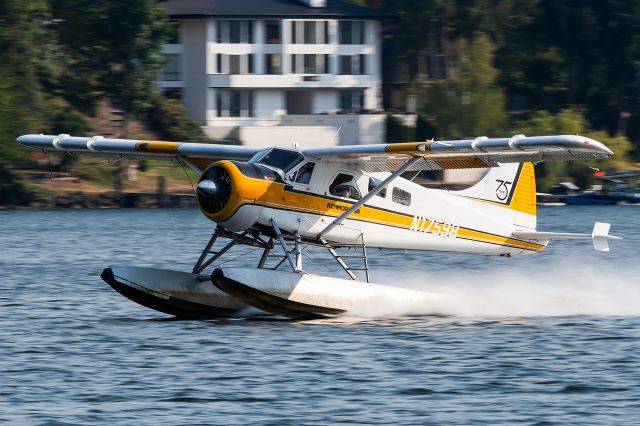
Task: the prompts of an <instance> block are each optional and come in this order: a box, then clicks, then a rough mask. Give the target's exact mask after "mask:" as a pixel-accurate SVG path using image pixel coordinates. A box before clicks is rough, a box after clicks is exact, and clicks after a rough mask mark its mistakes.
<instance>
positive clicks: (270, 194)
mask: <svg viewBox="0 0 640 426" xmlns="http://www.w3.org/2000/svg"><path fill="white" fill-rule="evenodd" d="M18 142H19V143H21V144H24V145H27V146H29V147H33V148H38V149H42V150H51V151H62V152H75V153H78V154H89V155H97V156H103V157H112V158H116V159H117V158H125V157H130V158H147V159H163V160H170V161H174V162H178V163H180V164H182V165H183V166H188V167H190V168H191V169H192V170H194V171H195V172H196V173H198V174H199V175H200V178H199V181H198V184H197V187H196V188H195V191H196V193H197V200H198V205H199V207H200V210H201V211H202V213H203V214H204V215H205V216H206V217H207V218H209V219H210V220H211V221H213V222H215V224H216V225H215V230H214V231H213V234H212V236H211V238H210V239H209V241H208V242H207V244H206V246H205V247H204V249H203V251H202V255H201V256H200V257H199V258H198V259H197V261H196V262H195V265H194V267H193V270H192V271H191V272H190V273H187V272H180V271H171V270H165V269H154V268H142V267H135V266H111V267H108V268H106V269H105V270H104V271H103V272H102V275H101V277H102V279H103V280H104V281H106V282H107V283H108V284H109V285H111V286H112V287H113V288H114V289H115V290H116V291H118V292H119V293H120V294H122V295H124V296H125V297H127V298H129V299H131V300H133V301H135V302H137V303H139V304H141V305H143V306H146V307H149V308H151V309H155V310H157V311H161V312H165V313H168V314H172V315H176V316H184V317H227V316H237V315H239V314H240V313H241V312H245V310H247V309H248V308H250V307H254V308H258V309H259V310H261V311H264V312H267V313H271V314H276V315H283V316H287V317H290V318H294V319H306V318H316V317H324V316H333V315H339V314H341V313H344V312H347V311H351V310H353V309H357V308H358V307H359V306H362V305H364V304H366V303H368V302H369V301H371V300H394V301H396V302H399V303H403V301H406V302H407V303H410V302H411V301H415V300H420V298H421V297H424V295H425V293H424V292H421V291H419V290H412V289H404V288H399V287H393V286H388V285H381V284H373V283H370V282H369V262H368V256H367V249H370V248H380V249H404V250H419V251H444V252H464V253H477V254H485V255H501V256H513V255H520V254H532V253H536V252H539V251H541V250H543V249H544V248H545V247H546V246H547V244H548V243H549V241H551V240H591V241H592V242H593V245H594V248H595V249H596V250H601V251H608V250H609V246H608V242H609V240H612V239H619V237H614V236H611V235H609V228H610V225H609V224H608V223H596V224H595V226H594V228H593V231H592V232H591V233H590V234H575V233H555V232H539V231H537V230H536V184H535V172H534V164H538V163H540V162H542V161H571V160H602V159H607V158H609V157H610V156H611V155H613V152H612V151H611V150H609V149H608V148H607V147H606V146H604V145H603V144H602V143H600V142H598V141H595V140H593V139H590V138H586V137H583V136H577V135H558V136H535V137H526V136H524V135H515V136H513V137H510V138H487V137H478V138H475V139H470V140H449V141H435V140H431V141H425V142H410V143H396V144H375V145H351V146H334V147H319V148H305V149H286V148H280V147H270V148H255V147H247V146H236V145H224V144H202V143H179V142H161V141H144V140H128V139H107V138H103V137H100V136H94V137H90V138H89V137H74V136H70V135H66V134H61V135H57V136H56V135H24V136H21V137H19V138H18ZM466 168H487V172H486V174H485V175H484V177H483V178H482V179H480V180H479V181H478V182H477V183H476V184H475V185H473V186H471V187H469V188H467V189H463V190H455V191H454V190H448V189H446V188H440V189H434V188H426V187H423V186H421V185H418V184H417V183H415V182H412V181H411V180H409V179H405V178H403V177H402V175H403V174H404V173H406V172H410V171H413V172H419V171H423V170H445V169H466ZM220 242H224V245H222V246H221V245H220ZM214 244H217V247H218V248H215V247H214ZM236 246H250V247H254V248H258V249H259V250H258V252H259V253H260V252H261V254H260V255H259V256H256V257H255V258H254V259H249V258H247V259H246V264H247V265H249V264H250V263H251V262H253V265H255V266H246V267H240V268H238V267H225V266H217V267H215V265H216V262H220V259H222V258H223V257H224V256H225V254H227V253H228V252H229V251H230V250H232V249H233V248H234V247H236ZM308 246H314V247H319V248H322V249H326V250H327V251H328V252H329V253H330V254H331V256H332V258H333V259H335V261H336V263H337V265H339V266H340V268H342V271H344V274H345V277H344V278H338V277H330V276H324V275H316V274H311V273H308V272H305V270H304V265H303V254H302V250H303V248H305V247H308ZM214 248H215V250H214ZM345 248H349V249H350V250H349V251H348V252H347V253H348V254H346V255H345V254H344V249H345ZM277 253H280V254H277ZM354 253H356V254H354ZM274 256H275V257H276V259H275V261H274V260H273V257H274ZM270 259H271V262H268V261H269V260H270ZM354 261H355V262H357V263H359V267H355V266H354V265H353V263H354ZM269 263H271V264H272V265H271V266H268V265H269ZM273 263H276V264H275V265H273ZM209 269H212V272H211V273H209V272H206V271H207V270H209ZM358 271H359V272H358ZM362 275H364V277H363V278H362V279H358V278H359V277H361V276H362Z"/></svg>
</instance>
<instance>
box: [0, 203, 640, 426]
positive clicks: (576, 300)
mask: <svg viewBox="0 0 640 426" xmlns="http://www.w3.org/2000/svg"><path fill="white" fill-rule="evenodd" d="M593 220H604V221H611V222H613V223H614V227H613V229H612V231H613V232H612V233H614V234H617V235H622V236H624V237H625V238H626V239H625V240H624V241H621V242H613V243H612V251H611V253H596V252H594V251H592V250H591V245H590V243H588V242H587V243H580V242H566V243H554V244H552V245H551V246H550V247H549V248H548V249H547V250H546V251H545V252H543V253H541V254H538V255H534V256H527V257H520V258H515V257H514V258H510V259H507V258H497V257H485V256H471V255H453V254H424V253H422V254H420V253H409V254H405V253H402V252H394V253H390V254H389V253H387V254H381V253H375V252H374V253H372V256H373V257H374V259H373V260H372V263H373V265H374V268H375V270H376V273H375V274H374V276H373V279H374V281H378V282H383V283H393V284H396V285H405V286H411V287H414V288H421V289H424V290H428V291H431V292H434V294H438V296H439V299H438V302H437V303H436V302H434V303H433V304H431V305H430V306H421V307H403V306H386V305H385V304H384V303H383V301H381V302H382V303H379V304H378V303H376V304H374V305H372V306H371V307H370V309H368V310H367V312H362V313H360V316H359V317H348V318H338V319H333V320H318V321H307V322H294V321H285V320H255V319H235V320H210V321H174V320H169V319H168V317H167V316H166V315H163V314H159V313H155V312H153V311H150V310H147V309H145V308H142V307H140V306H138V305H136V304H134V303H133V302H129V301H128V300H125V299H123V298H122V297H121V296H120V295H118V294H116V293H115V292H114V291H113V290H111V288H110V287H108V286H107V285H106V284H105V283H103V282H102V281H101V280H100V278H99V277H98V275H99V273H100V272H101V270H102V268H103V267H104V266H106V265H109V264H135V265H139V266H145V265H147V266H158V267H166V268H175V269H180V270H190V267H191V266H192V264H193V262H194V260H195V258H196V257H197V255H198V254H199V250H200V249H201V248H202V246H203V245H204V243H205V242H206V240H207V239H208V234H209V233H210V231H211V229H212V227H211V224H210V223H209V222H207V221H206V220H205V219H203V218H201V216H200V215H199V213H198V212H197V211H195V210H102V211H51V212H48V211H47V212H32V211H28V212H0V272H1V275H0V290H1V291H0V422H3V421H6V422H7V423H9V424H26V425H30V424H34V425H39V424H70V425H84V424H95V423H110V424H114V425H117V424H135V425H142V424H273V425H278V424H291V425H300V424H336V423H368V424H460V425H467V424H492V425H493V424H505V425H513V424H529V425H546V424H563V425H566V424H616V425H620V424H638V419H640V361H639V360H638V349H639V346H640V345H639V344H640V332H639V331H638V330H639V327H640V280H639V279H638V276H640V274H639V273H640V266H639V261H638V259H639V258H638V248H639V247H640V245H639V238H640V209H638V208H636V207H626V206H623V207H598V208H571V207H559V208H545V209H541V210H540V211H539V229H545V230H552V231H568V232H588V231H589V230H590V229H591V226H592V224H593ZM238 261H241V262H242V261H244V259H238Z"/></svg>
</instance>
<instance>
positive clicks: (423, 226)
mask: <svg viewBox="0 0 640 426" xmlns="http://www.w3.org/2000/svg"><path fill="white" fill-rule="evenodd" d="M409 229H411V230H412V231H416V232H422V233H423V234H426V233H430V234H433V235H436V236H440V237H447V238H456V237H457V236H458V230H459V229H460V225H456V224H453V223H451V222H448V221H446V220H437V219H432V218H428V217H422V216H414V217H413V221H412V222H411V228H409Z"/></svg>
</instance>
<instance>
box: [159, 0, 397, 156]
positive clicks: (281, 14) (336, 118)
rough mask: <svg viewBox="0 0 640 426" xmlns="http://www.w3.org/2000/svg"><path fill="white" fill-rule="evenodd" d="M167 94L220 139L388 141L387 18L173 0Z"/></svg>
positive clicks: (369, 12) (292, 6)
mask: <svg viewBox="0 0 640 426" xmlns="http://www.w3.org/2000/svg"><path fill="white" fill-rule="evenodd" d="M161 5H162V6H164V7H165V8H166V10H167V12H168V13H169V15H170V17H171V19H172V20H174V21H175V22H176V23H177V25H178V29H179V36H178V38H177V40H174V43H172V44H167V45H165V46H164V52H165V55H166V58H167V65H166V67H165V72H164V75H163V76H162V78H161V81H160V83H159V84H160V87H161V88H162V90H163V91H164V92H165V94H166V95H168V96H174V97H179V98H180V99H181V100H182V102H183V104H184V105H185V107H186V108H187V111H188V112H189V114H190V115H191V116H192V117H193V118H194V119H195V120H197V121H199V122H201V123H202V124H203V126H205V130H206V132H207V134H208V135H209V136H210V137H212V138H215V139H228V140H231V141H238V142H240V143H243V144H248V145H251V144H262V145H264V144H270V145H271V144H276V143H278V144H285V145H286V144H295V145H298V146H305V145H318V144H326V145H332V144H358V143H379V142H383V141H384V129H385V116H384V114H383V113H382V83H381V57H382V55H381V21H383V20H384V19H386V18H388V17H389V15H388V14H387V13H385V12H383V11H381V10H377V9H371V8H366V7H361V6H357V5H354V4H350V3H345V2H342V1H338V0H169V1H164V2H162V3H161Z"/></svg>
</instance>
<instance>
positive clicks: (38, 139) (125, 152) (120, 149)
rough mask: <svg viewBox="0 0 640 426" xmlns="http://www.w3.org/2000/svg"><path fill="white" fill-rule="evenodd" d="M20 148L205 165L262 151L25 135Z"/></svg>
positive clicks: (126, 140)
mask: <svg viewBox="0 0 640 426" xmlns="http://www.w3.org/2000/svg"><path fill="white" fill-rule="evenodd" d="M18 142H20V143H21V144H23V145H26V146H29V147H32V148H39V149H46V150H54V151H55V150H58V151H67V152H77V153H82V154H89V155H98V156H107V157H113V156H122V157H138V158H152V159H164V160H173V159H175V158H176V157H178V158H183V159H185V160H186V161H189V162H191V163H194V164H197V165H199V166H200V167H202V166H205V165H206V164H208V163H211V162H213V161H215V160H218V159H227V160H240V161H246V160H249V159H250V158H251V157H253V156H254V155H255V154H256V153H257V152H258V151H260V150H261V149H264V148H254V147H247V146H238V145H223V144H208V143H186V142H185V143H182V142H163V141H143V140H134V139H108V138H103V137H101V136H94V137H92V138H87V137H77V136H69V135H58V136H52V135H24V136H20V137H19V138H18Z"/></svg>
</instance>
